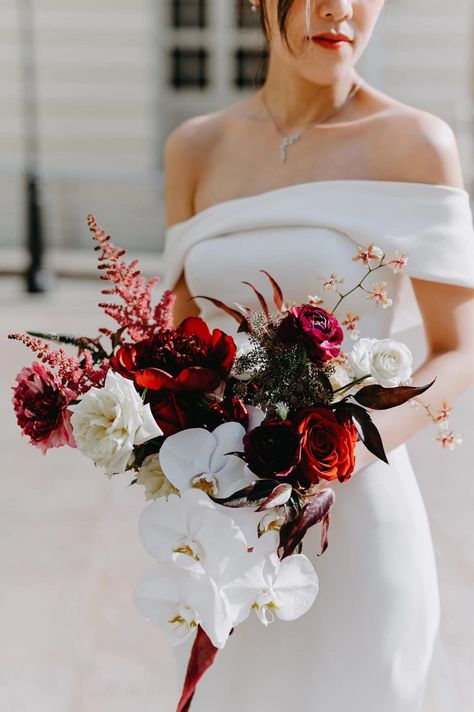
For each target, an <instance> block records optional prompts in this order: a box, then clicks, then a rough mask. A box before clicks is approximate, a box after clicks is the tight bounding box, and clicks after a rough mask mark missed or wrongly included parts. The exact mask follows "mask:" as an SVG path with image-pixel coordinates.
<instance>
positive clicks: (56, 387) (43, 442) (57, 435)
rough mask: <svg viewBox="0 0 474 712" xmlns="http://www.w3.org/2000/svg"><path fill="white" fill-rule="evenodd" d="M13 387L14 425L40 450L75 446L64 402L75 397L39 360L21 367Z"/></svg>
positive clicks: (44, 451)
mask: <svg viewBox="0 0 474 712" xmlns="http://www.w3.org/2000/svg"><path fill="white" fill-rule="evenodd" d="M16 381H17V385H16V386H14V387H13V398H12V401H13V407H14V409H15V414H16V418H17V422H18V425H19V426H20V428H21V429H22V432H23V434H24V435H26V436H28V437H29V438H30V442H31V444H32V445H35V446H36V447H39V448H41V450H42V452H43V454H45V453H46V451H47V450H49V449H50V448H53V447H62V446H63V445H69V446H71V447H76V443H75V441H74V436H73V434H72V427H71V423H70V421H69V417H70V412H69V410H68V406H69V404H70V402H71V401H73V400H74V399H75V398H76V394H75V393H74V391H72V390H70V389H69V388H66V387H65V386H64V385H63V384H62V383H61V382H60V380H59V379H58V378H57V376H56V375H55V374H54V373H52V372H51V371H48V370H47V369H46V368H45V367H44V366H43V364H41V363H38V362H37V361H35V362H33V363H32V365H31V366H30V368H23V369H22V370H21V371H20V373H19V374H18V375H17V377H16Z"/></svg>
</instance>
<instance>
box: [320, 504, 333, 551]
mask: <svg viewBox="0 0 474 712" xmlns="http://www.w3.org/2000/svg"><path fill="white" fill-rule="evenodd" d="M330 524H331V512H328V513H327V514H326V516H325V517H324V519H323V524H322V527H321V551H320V553H319V554H318V556H322V554H324V552H325V551H326V549H327V548H328V545H329V525H330Z"/></svg>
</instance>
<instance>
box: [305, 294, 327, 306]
mask: <svg viewBox="0 0 474 712" xmlns="http://www.w3.org/2000/svg"><path fill="white" fill-rule="evenodd" d="M308 304H311V306H312V307H319V306H320V305H321V304H324V299H322V298H321V297H318V295H317V294H308Z"/></svg>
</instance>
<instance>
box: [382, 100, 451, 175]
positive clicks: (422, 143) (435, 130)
mask: <svg viewBox="0 0 474 712" xmlns="http://www.w3.org/2000/svg"><path fill="white" fill-rule="evenodd" d="M369 100H370V101H372V103H373V107H374V113H373V119H374V120H373V132H372V146H373V150H374V155H375V156H376V157H377V156H379V157H380V159H381V160H383V161H384V163H385V164H386V165H387V166H388V167H389V170H390V173H391V176H392V179H393V180H401V181H407V182H414V183H436V184H441V185H448V186H452V187H456V188H464V180H463V174H462V167H461V162H460V157H459V151H458V145H457V140H456V136H455V133H454V131H453V129H452V127H451V126H450V124H449V123H448V122H447V121H445V120H444V119H443V118H441V117H440V116H437V115H436V114H433V113H431V112H429V111H426V110H424V109H420V108H418V107H414V106H411V105H409V104H405V103H403V102H401V101H398V100H397V99H394V98H392V97H390V96H388V95H387V94H384V93H382V92H379V91H377V90H372V88H371V90H370V93H369Z"/></svg>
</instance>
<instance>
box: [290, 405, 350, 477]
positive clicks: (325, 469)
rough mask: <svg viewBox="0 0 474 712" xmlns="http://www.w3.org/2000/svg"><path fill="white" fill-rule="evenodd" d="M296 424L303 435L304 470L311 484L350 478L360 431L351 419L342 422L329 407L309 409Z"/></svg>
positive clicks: (304, 411)
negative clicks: (321, 480) (358, 431)
mask: <svg viewBox="0 0 474 712" xmlns="http://www.w3.org/2000/svg"><path fill="white" fill-rule="evenodd" d="M293 424H294V427H295V429H296V431H297V432H298V433H299V434H300V435H301V446H302V447H301V462H300V470H301V472H302V473H303V474H304V476H305V477H306V478H307V480H308V481H309V482H310V483H311V484H317V483H318V482H319V480H320V479H323V480H335V479H338V480H339V481H340V482H344V481H345V480H348V479H349V478H350V476H351V474H352V472H353V471H354V465H355V445H356V441H357V428H356V427H355V425H354V423H353V422H352V420H351V419H350V418H347V419H345V420H344V421H343V422H342V423H339V421H338V420H337V418H336V416H335V414H334V412H333V411H332V410H330V409H329V408H306V409H305V410H302V411H301V412H300V413H299V414H298V415H297V416H296V418H295V419H294V421H293Z"/></svg>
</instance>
